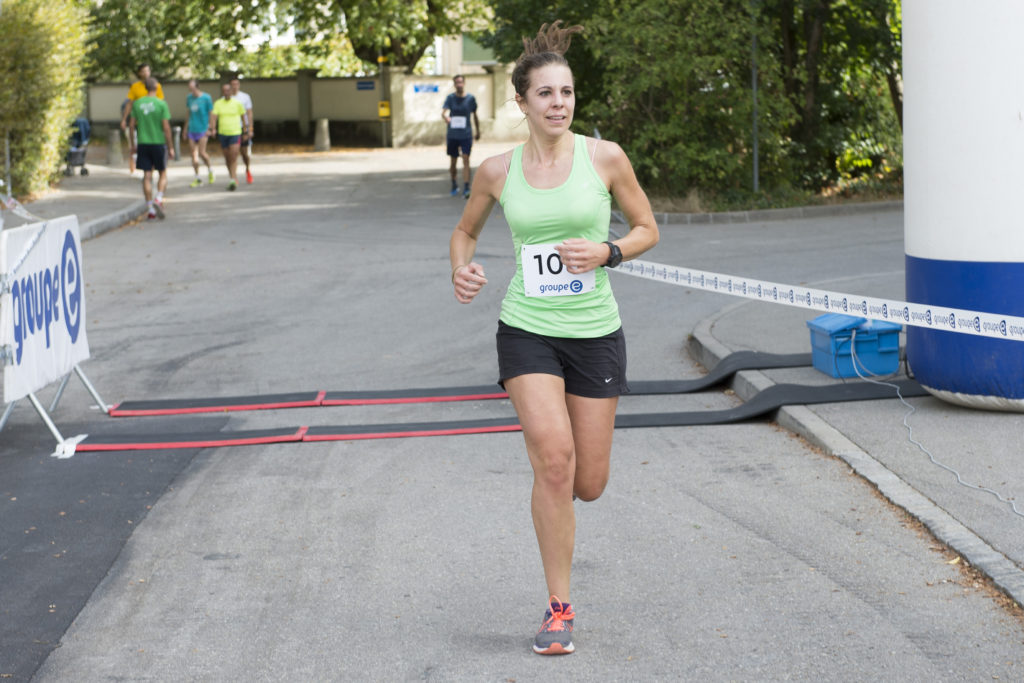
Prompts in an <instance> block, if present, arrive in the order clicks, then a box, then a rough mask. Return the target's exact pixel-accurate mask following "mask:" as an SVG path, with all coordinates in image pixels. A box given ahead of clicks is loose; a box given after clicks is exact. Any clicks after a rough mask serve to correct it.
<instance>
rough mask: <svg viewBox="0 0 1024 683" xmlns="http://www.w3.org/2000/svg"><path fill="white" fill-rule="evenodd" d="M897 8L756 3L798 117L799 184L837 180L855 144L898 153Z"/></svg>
mask: <svg viewBox="0 0 1024 683" xmlns="http://www.w3.org/2000/svg"><path fill="white" fill-rule="evenodd" d="M900 7H901V3H900V0H765V1H764V3H763V5H762V6H761V9H760V13H761V17H762V20H763V21H765V22H767V23H768V24H769V26H771V27H772V29H773V32H774V33H775V34H776V35H778V37H779V40H778V41H777V42H776V43H774V48H772V47H769V48H768V49H769V50H773V51H774V54H775V56H776V60H777V64H778V66H779V69H780V73H779V76H780V79H781V81H782V84H783V87H784V89H785V93H786V96H787V97H788V98H789V99H790V102H791V103H792V105H793V107H794V108H795V109H796V111H797V113H798V117H797V119H796V120H795V121H794V122H793V125H792V126H791V127H790V130H789V135H790V138H791V139H792V141H793V143H794V150H793V152H792V157H793V158H794V160H795V161H797V162H798V165H799V166H801V167H802V171H801V184H803V185H805V186H807V187H809V188H813V189H817V188H820V187H823V186H825V185H827V184H829V183H830V182H832V181H834V180H835V179H836V178H837V176H838V174H839V170H838V168H837V164H836V160H837V159H839V158H840V157H842V156H844V155H846V154H847V153H848V152H849V151H850V150H851V149H852V148H854V147H856V148H861V149H863V150H869V152H863V153H870V154H872V155H875V156H878V155H880V154H881V153H882V152H881V151H880V150H881V148H888V153H889V156H899V155H900V154H899V151H898V148H899V147H900V146H901V143H900V141H899V139H900V135H899V128H900V127H901V126H902V111H903V99H902V85H901V83H900V76H899V74H900V71H901V68H902V67H901V61H900V50H901V43H900V31H901V21H900ZM823 74H827V75H828V78H823V77H822V75H823ZM881 84H884V85H883V86H882V87H883V88H884V89H885V91H886V94H885V95H884V96H883V97H881V99H880V94H879V90H880V88H879V86H880V85H881ZM886 103H890V104H891V107H892V108H891V110H887V109H886V108H885V104H886ZM894 124H895V127H896V130H893V125H894Z"/></svg>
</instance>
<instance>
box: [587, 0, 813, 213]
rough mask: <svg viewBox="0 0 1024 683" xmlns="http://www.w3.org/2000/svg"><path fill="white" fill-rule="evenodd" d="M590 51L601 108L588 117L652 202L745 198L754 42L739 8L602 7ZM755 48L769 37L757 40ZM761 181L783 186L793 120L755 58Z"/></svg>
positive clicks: (769, 68) (676, 4) (691, 2)
mask: <svg viewBox="0 0 1024 683" xmlns="http://www.w3.org/2000/svg"><path fill="white" fill-rule="evenodd" d="M593 23H594V25H595V26H599V27H601V28H600V29H597V32H599V34H600V35H597V36H591V35H589V34H588V36H587V39H588V41H587V42H588V45H589V46H590V47H591V49H593V50H594V52H595V54H596V56H597V57H598V59H600V60H601V61H602V62H603V63H604V66H605V76H606V81H605V84H606V87H607V91H608V99H607V100H606V102H604V103H603V106H601V107H594V108H590V109H588V113H591V114H592V116H593V120H592V121H580V124H581V125H582V126H583V127H586V128H590V127H591V126H596V127H597V128H598V129H599V130H600V131H601V134H602V135H603V136H604V137H607V138H609V139H612V140H616V141H617V142H619V143H620V144H622V146H623V148H624V149H625V150H626V151H627V152H628V153H629V155H630V159H631V160H632V162H633V165H634V167H635V168H636V171H637V175H638V176H639V177H640V179H641V182H643V183H644V185H645V186H647V187H649V188H650V190H651V191H652V192H654V193H669V194H675V195H677V196H683V195H685V194H686V193H687V192H689V191H690V190H692V189H698V190H701V191H702V192H703V191H707V190H714V191H716V192H726V191H742V190H744V189H745V190H747V191H749V190H751V189H752V184H753V162H754V156H753V131H752V128H753V111H754V102H753V93H752V87H751V57H752V51H751V49H752V37H753V32H754V31H755V30H759V31H763V30H764V28H763V27H761V28H757V27H756V26H755V22H754V18H753V16H752V14H751V11H750V5H749V3H748V2H746V1H745V0H627V1H625V2H621V3H616V4H614V5H609V6H607V7H605V8H604V10H603V16H601V17H600V18H599V19H598V20H596V21H594V22H593ZM759 37H760V39H761V41H762V44H764V42H767V38H768V36H767V35H761V36H759ZM758 59H759V62H760V64H759V91H758V147H759V151H758V162H759V169H760V174H759V175H760V177H761V178H762V179H772V178H780V177H785V175H786V174H785V169H784V163H785V157H786V151H787V150H786V144H787V143H786V140H787V137H786V130H787V128H788V126H789V125H790V124H791V122H792V120H793V117H794V113H793V111H792V106H791V104H790V103H789V101H787V99H786V98H785V97H784V96H782V95H781V94H780V92H781V87H779V85H778V84H777V83H773V82H772V79H773V74H774V73H776V72H777V69H775V68H773V64H772V59H773V56H772V54H771V52H769V51H759V54H758Z"/></svg>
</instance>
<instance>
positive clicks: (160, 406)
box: [109, 391, 326, 417]
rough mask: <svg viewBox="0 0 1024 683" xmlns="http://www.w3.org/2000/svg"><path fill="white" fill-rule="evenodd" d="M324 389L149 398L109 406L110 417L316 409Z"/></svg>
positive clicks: (322, 396) (321, 399)
mask: <svg viewBox="0 0 1024 683" xmlns="http://www.w3.org/2000/svg"><path fill="white" fill-rule="evenodd" d="M325 394H326V392H323V391H306V392H298V393H291V394H263V395H256V396H227V397H223V398H171V399H163V400H159V399H154V400H150V401H123V402H121V403H119V404H117V405H116V406H114V407H113V408H111V409H110V412H109V414H110V416H111V417H141V416H148V415H186V414H189V413H221V412H229V411H235V410H277V409H280V408H315V407H317V406H319V405H321V402H322V401H323V398H324V395H325Z"/></svg>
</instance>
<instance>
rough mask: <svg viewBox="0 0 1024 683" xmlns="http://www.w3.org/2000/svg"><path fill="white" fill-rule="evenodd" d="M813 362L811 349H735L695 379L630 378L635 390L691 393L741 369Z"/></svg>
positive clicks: (809, 363) (790, 365) (632, 391)
mask: <svg viewBox="0 0 1024 683" xmlns="http://www.w3.org/2000/svg"><path fill="white" fill-rule="evenodd" d="M809 365H811V354H809V353H761V352H760V351H735V352H733V353H730V354H729V355H728V356H726V357H725V358H723V359H722V360H721V361H719V362H718V364H717V365H715V367H713V368H711V371H710V372H708V374H706V375H704V376H703V377H697V378H696V379H669V380H650V381H640V382H630V383H629V386H630V389H631V392H630V393H632V394H636V395H638V396H650V395H657V394H690V393H693V392H695V391H703V390H704V389H710V388H711V387H713V386H717V385H719V384H722V383H723V382H726V381H727V380H729V379H730V378H731V377H732V376H733V375H735V374H736V373H737V372H740V371H741V370H772V369H775V368H802V367H805V366H809Z"/></svg>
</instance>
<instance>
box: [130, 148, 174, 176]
mask: <svg viewBox="0 0 1024 683" xmlns="http://www.w3.org/2000/svg"><path fill="white" fill-rule="evenodd" d="M135 152H136V154H135V168H137V169H139V170H140V171H161V172H162V171H165V170H166V169H167V162H166V159H167V147H166V146H165V145H139V146H138V147H136V148H135Z"/></svg>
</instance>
